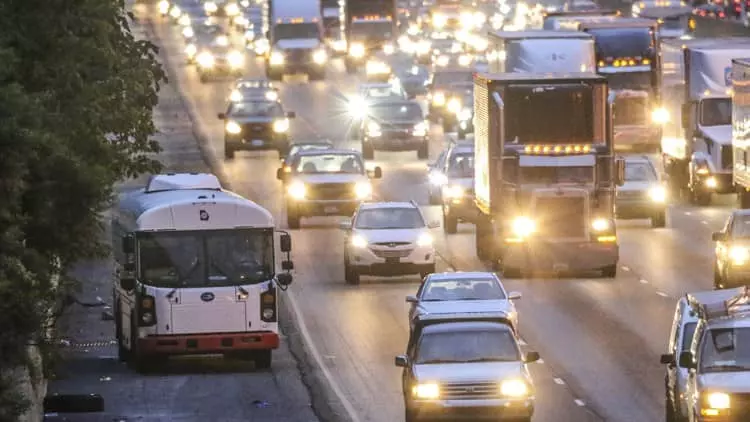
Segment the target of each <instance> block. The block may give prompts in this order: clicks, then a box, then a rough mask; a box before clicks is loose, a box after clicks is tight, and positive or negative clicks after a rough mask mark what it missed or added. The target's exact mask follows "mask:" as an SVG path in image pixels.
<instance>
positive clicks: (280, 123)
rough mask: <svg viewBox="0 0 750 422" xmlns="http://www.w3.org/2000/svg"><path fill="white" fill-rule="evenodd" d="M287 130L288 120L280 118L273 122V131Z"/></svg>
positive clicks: (282, 131)
mask: <svg viewBox="0 0 750 422" xmlns="http://www.w3.org/2000/svg"><path fill="white" fill-rule="evenodd" d="M288 130H289V120H288V119H282V120H277V121H275V122H273V131H274V132H276V133H284V132H286V131H288Z"/></svg>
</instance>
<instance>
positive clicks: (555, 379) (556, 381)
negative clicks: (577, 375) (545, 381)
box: [552, 378, 565, 385]
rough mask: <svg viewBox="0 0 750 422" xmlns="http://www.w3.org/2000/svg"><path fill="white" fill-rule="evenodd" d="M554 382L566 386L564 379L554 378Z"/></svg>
mask: <svg viewBox="0 0 750 422" xmlns="http://www.w3.org/2000/svg"><path fill="white" fill-rule="evenodd" d="M552 381H554V382H555V384H557V385H565V381H563V379H562V378H552Z"/></svg>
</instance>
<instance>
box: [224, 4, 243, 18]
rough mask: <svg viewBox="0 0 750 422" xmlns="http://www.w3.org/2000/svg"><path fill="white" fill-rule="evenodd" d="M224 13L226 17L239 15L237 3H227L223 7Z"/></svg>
mask: <svg viewBox="0 0 750 422" xmlns="http://www.w3.org/2000/svg"><path fill="white" fill-rule="evenodd" d="M224 13H226V14H227V16H237V15H239V14H240V7H239V6H238V5H237V3H229V4H227V5H226V6H224Z"/></svg>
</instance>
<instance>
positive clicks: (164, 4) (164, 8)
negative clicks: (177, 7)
mask: <svg viewBox="0 0 750 422" xmlns="http://www.w3.org/2000/svg"><path fill="white" fill-rule="evenodd" d="M168 12H169V2H168V1H167V0H161V1H160V2H159V13H160V14H162V15H166V14H167V13H168Z"/></svg>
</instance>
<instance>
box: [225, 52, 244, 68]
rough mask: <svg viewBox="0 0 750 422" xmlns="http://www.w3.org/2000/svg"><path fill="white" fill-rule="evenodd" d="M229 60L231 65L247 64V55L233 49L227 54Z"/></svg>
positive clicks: (235, 66)
mask: <svg viewBox="0 0 750 422" xmlns="http://www.w3.org/2000/svg"><path fill="white" fill-rule="evenodd" d="M227 61H228V62H229V66H231V67H234V68H238V67H242V65H244V64H245V56H244V55H243V54H242V53H240V52H239V51H232V52H231V53H229V55H228V56H227Z"/></svg>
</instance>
